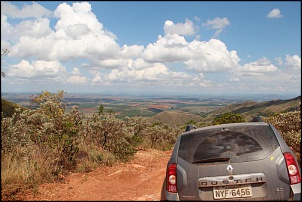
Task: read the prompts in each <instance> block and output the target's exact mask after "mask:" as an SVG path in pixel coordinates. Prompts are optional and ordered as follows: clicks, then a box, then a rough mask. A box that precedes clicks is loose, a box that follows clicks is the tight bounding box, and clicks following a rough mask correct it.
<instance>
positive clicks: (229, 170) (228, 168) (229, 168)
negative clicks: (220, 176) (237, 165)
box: [226, 165, 233, 174]
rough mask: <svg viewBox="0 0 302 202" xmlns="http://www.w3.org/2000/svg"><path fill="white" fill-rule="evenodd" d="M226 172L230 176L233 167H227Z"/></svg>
mask: <svg viewBox="0 0 302 202" xmlns="http://www.w3.org/2000/svg"><path fill="white" fill-rule="evenodd" d="M226 170H227V171H228V173H230V174H232V171H233V167H232V166H231V165H228V166H227V168H226Z"/></svg>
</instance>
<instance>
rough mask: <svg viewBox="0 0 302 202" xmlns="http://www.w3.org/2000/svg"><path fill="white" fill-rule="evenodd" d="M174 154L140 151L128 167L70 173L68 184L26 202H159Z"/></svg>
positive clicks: (46, 186) (54, 185) (44, 188)
mask: <svg viewBox="0 0 302 202" xmlns="http://www.w3.org/2000/svg"><path fill="white" fill-rule="evenodd" d="M170 154H171V151H167V152H162V151H158V150H151V149H148V150H140V151H138V152H137V153H136V155H135V158H134V159H133V160H131V161H130V162H128V163H120V164H117V165H114V166H112V167H107V166H106V167H100V168H98V169H96V170H94V171H92V172H90V173H71V174H70V175H69V176H66V178H65V183H51V184H43V185H41V186H39V188H38V193H37V194H36V195H33V194H31V193H28V194H25V195H24V196H23V197H22V198H23V199H22V200H25V201H37V200H38V201H41V200H43V201H74V200H77V201H78V200H82V201H158V200H159V199H160V191H161V187H162V183H163V180H164V177H165V169H166V164H167V162H168V160H169V157H170Z"/></svg>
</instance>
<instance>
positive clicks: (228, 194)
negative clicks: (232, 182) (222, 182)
mask: <svg viewBox="0 0 302 202" xmlns="http://www.w3.org/2000/svg"><path fill="white" fill-rule="evenodd" d="M213 194H214V199H225V198H244V197H251V196H252V195H253V193H252V187H251V185H238V186H224V187H213Z"/></svg>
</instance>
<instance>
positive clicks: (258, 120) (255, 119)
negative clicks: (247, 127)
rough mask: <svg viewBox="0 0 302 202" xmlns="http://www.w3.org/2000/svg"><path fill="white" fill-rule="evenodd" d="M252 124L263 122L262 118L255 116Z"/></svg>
mask: <svg viewBox="0 0 302 202" xmlns="http://www.w3.org/2000/svg"><path fill="white" fill-rule="evenodd" d="M250 122H263V120H262V118H261V117H260V116H255V117H253V119H252V120H250Z"/></svg>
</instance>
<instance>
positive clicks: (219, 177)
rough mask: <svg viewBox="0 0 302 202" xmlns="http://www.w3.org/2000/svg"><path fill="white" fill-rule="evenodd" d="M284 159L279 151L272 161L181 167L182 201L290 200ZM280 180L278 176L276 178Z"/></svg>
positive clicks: (183, 165) (182, 162) (187, 165)
mask: <svg viewBox="0 0 302 202" xmlns="http://www.w3.org/2000/svg"><path fill="white" fill-rule="evenodd" d="M284 169H286V165H285V161H284V157H283V155H282V154H281V151H280V149H277V150H276V151H275V152H274V153H273V154H272V155H271V156H270V157H267V158H265V159H263V160H260V161H252V162H244V163H227V162H223V163H222V162H218V163H206V164H204V163H203V164H202V165H201V164H189V163H188V162H186V161H184V160H182V159H181V158H179V160H178V165H177V172H178V173H177V176H178V178H177V179H178V183H177V184H178V187H177V188H178V193H179V198H180V200H222V199H227V198H228V199H230V200H241V199H247V200H288V199H289V197H290V187H289V185H288V184H289V182H288V177H287V176H283V175H284V173H285V174H286V173H287V172H286V170H285V172H282V170H284ZM276 176H278V177H277V178H276Z"/></svg>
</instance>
